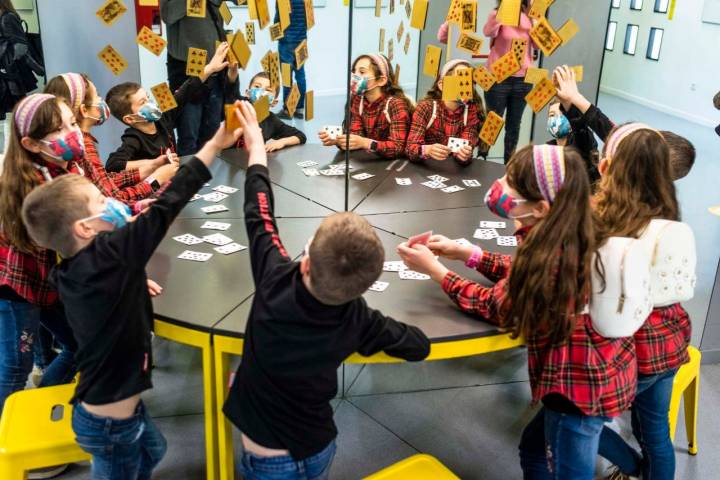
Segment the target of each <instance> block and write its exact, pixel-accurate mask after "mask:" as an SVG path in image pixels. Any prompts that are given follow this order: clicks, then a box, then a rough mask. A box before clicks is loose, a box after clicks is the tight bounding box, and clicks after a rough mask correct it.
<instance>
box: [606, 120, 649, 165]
mask: <svg viewBox="0 0 720 480" xmlns="http://www.w3.org/2000/svg"><path fill="white" fill-rule="evenodd" d="M638 130H650V131H652V132H655V133H657V134H658V135H660V132H658V131H657V130H655V129H654V128H652V127H649V126H647V125H645V124H644V123H628V124H627V125H623V126H622V127H619V128H618V129H617V130H615V132H613V134H612V135H611V136H610V138H608V140H607V143H606V145H605V158H606V159H607V160H608V162H611V161H612V158H613V157H614V156H615V153H616V152H617V149H618V147H619V146H620V143H621V142H622V141H623V140H625V139H626V138H627V137H628V136H629V135H630V134H631V133H635V132H637V131H638ZM660 138H662V135H660Z"/></svg>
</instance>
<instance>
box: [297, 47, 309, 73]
mask: <svg viewBox="0 0 720 480" xmlns="http://www.w3.org/2000/svg"><path fill="white" fill-rule="evenodd" d="M307 59H308V47H307V40H303V41H302V42H301V43H300V45H298V47H297V48H296V49H295V68H296V69H300V68H301V67H302V66H303V65H305V62H306V61H307Z"/></svg>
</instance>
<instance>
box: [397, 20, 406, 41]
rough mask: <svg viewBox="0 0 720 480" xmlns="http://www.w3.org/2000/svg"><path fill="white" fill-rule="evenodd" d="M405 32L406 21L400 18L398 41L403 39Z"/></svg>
mask: <svg viewBox="0 0 720 480" xmlns="http://www.w3.org/2000/svg"><path fill="white" fill-rule="evenodd" d="M403 33H405V22H403V21H402V20H400V26H399V27H398V29H397V41H398V43H400V40H402V36H403Z"/></svg>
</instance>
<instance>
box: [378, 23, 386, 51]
mask: <svg viewBox="0 0 720 480" xmlns="http://www.w3.org/2000/svg"><path fill="white" fill-rule="evenodd" d="M379 45H380V48H378V52H380V53H382V52H383V51H385V29H384V28H381V29H380V42H379Z"/></svg>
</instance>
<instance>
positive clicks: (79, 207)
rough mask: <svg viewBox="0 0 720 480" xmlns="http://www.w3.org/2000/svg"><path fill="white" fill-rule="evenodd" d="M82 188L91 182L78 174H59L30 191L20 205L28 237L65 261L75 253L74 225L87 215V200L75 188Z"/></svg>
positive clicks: (78, 189) (79, 190)
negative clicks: (56, 253) (54, 252)
mask: <svg viewBox="0 0 720 480" xmlns="http://www.w3.org/2000/svg"><path fill="white" fill-rule="evenodd" d="M82 185H92V183H91V182H90V180H88V179H87V178H85V177H83V176H82V175H62V176H60V177H58V178H56V179H54V180H53V181H52V182H47V183H44V184H43V185H41V186H39V187H38V188H36V189H35V190H33V191H32V192H30V194H29V195H28V196H27V197H26V198H25V201H24V202H23V206H22V221H23V223H24V224H25V227H26V228H27V231H28V233H29V234H30V237H31V238H32V239H33V240H34V241H35V243H37V244H38V245H40V246H42V247H44V248H49V249H50V250H54V251H56V252H58V253H59V254H60V255H62V256H63V257H65V258H67V257H71V256H73V255H75V253H77V240H76V239H75V234H74V231H73V227H74V224H75V222H76V221H78V220H80V219H81V218H86V217H89V216H90V209H89V208H88V203H89V201H90V199H89V198H88V196H87V195H85V194H84V193H83V192H82V190H81V189H80V188H79V187H81V186H82Z"/></svg>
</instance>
